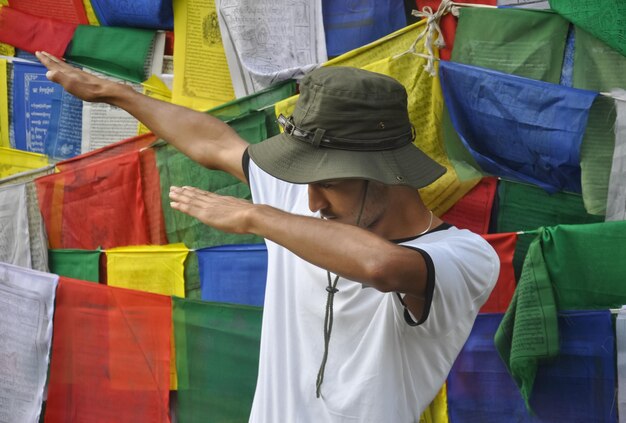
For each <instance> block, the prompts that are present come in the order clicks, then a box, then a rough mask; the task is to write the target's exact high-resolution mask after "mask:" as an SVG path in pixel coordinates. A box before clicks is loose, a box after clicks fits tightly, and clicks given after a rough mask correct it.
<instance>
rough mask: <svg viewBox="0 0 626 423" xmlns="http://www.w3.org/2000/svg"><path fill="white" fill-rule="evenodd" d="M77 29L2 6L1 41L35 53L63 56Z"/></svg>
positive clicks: (63, 23) (67, 24)
mask: <svg viewBox="0 0 626 423" xmlns="http://www.w3.org/2000/svg"><path fill="white" fill-rule="evenodd" d="M11 4H13V2H11ZM76 26H77V25H76V24H70V23H65V22H59V21H55V20H52V19H47V18H40V17H37V16H33V15H29V14H27V13H23V12H20V11H19V10H16V9H14V8H12V7H6V6H4V7H0V42H3V43H6V44H10V45H12V46H14V47H17V48H20V49H22V50H26V51H29V52H31V53H34V52H36V51H40V50H43V51H47V52H48V53H50V54H53V55H55V56H58V57H61V56H63V55H64V54H65V50H66V49H67V46H68V44H69V43H70V41H71V40H72V37H73V36H74V31H76Z"/></svg>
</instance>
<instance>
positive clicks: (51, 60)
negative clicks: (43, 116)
mask: <svg viewBox="0 0 626 423" xmlns="http://www.w3.org/2000/svg"><path fill="white" fill-rule="evenodd" d="M36 55H37V58H38V59H39V60H40V61H41V63H42V64H43V65H44V66H46V68H48V71H49V72H48V73H47V74H46V76H47V77H48V79H50V80H51V81H53V82H56V83H58V84H60V85H61V86H62V87H63V88H64V89H65V90H66V91H67V92H69V93H70V94H72V95H74V96H76V97H78V98H80V99H81V100H84V101H89V102H102V103H107V104H111V105H113V106H116V107H119V108H121V109H124V110H126V111H127V112H128V113H130V114H131V115H133V116H134V117H135V118H136V119H137V120H139V121H140V122H142V123H143V124H144V125H146V126H147V127H148V128H149V129H150V130H151V131H152V132H154V133H155V134H156V135H157V136H158V137H160V138H162V139H164V140H165V141H167V142H168V143H170V144H171V145H173V146H174V147H176V148H177V149H178V150H180V151H181V152H182V153H183V154H185V155H186V156H188V157H189V158H191V159H192V160H194V161H195V162H197V163H199V164H201V165H202V166H204V167H207V168H209V169H217V170H223V171H225V172H228V173H230V174H231V175H233V176H235V177H236V178H238V179H239V180H241V181H244V182H247V181H246V179H245V175H244V173H243V169H242V165H241V159H242V156H243V153H244V151H245V149H246V148H247V146H248V143H247V142H246V141H244V140H243V139H242V138H241V137H239V135H238V134H237V133H236V132H235V131H234V130H233V129H232V128H231V127H230V126H228V125H227V124H225V123H224V122H222V121H221V120H219V119H217V118H214V117H213V116H211V115H208V114H206V113H202V112H197V111H194V110H191V109H188V108H186V107H182V106H178V105H175V104H170V103H166V102H164V101H160V100H156V99H153V98H151V97H148V96H145V95H143V94H140V93H137V92H136V91H135V90H133V89H132V88H131V87H129V86H127V85H123V84H118V83H116V82H113V81H109V80H105V79H102V78H98V77H96V76H94V75H91V74H89V73H87V72H83V71H82V70H80V69H77V68H75V67H74V66H71V65H69V64H67V63H64V62H63V61H61V60H59V59H57V58H56V57H54V56H51V55H49V54H47V53H44V52H37V53H36Z"/></svg>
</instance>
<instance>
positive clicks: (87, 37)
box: [65, 25, 155, 82]
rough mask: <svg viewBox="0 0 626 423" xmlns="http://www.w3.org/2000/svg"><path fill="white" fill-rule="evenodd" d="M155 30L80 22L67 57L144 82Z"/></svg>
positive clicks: (105, 71) (76, 61)
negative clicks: (83, 23)
mask: <svg viewBox="0 0 626 423" xmlns="http://www.w3.org/2000/svg"><path fill="white" fill-rule="evenodd" d="M154 36H155V31H152V30H147V29H139V28H116V27H115V28H114V27H102V26H91V25H79V26H78V28H76V32H75V34H74V38H72V44H71V45H70V47H69V49H68V51H67V54H66V55H65V58H66V59H68V60H70V61H72V62H75V63H77V64H79V65H82V66H86V67H88V68H92V69H95V70H97V71H100V72H103V73H106V74H108V75H112V76H115V77H118V78H121V79H125V80H129V81H133V82H142V81H144V80H145V79H147V77H148V76H149V75H146V70H145V69H144V67H145V65H146V62H148V61H149V60H150V50H151V48H152V46H153V43H154Z"/></svg>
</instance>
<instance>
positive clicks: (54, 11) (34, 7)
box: [11, 0, 89, 24]
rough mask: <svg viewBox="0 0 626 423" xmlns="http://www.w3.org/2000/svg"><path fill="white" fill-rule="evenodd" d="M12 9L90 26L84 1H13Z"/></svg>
mask: <svg viewBox="0 0 626 423" xmlns="http://www.w3.org/2000/svg"><path fill="white" fill-rule="evenodd" d="M11 7H13V8H15V9H16V10H19V11H22V12H24V13H29V14H31V15H34V16H38V17H41V18H50V19H55V20H57V21H61V22H67V23H73V24H88V23H89V21H88V19H87V15H86V14H85V6H84V5H83V2H82V0H57V1H51V0H11Z"/></svg>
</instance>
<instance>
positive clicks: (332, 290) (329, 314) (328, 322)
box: [315, 180, 370, 398]
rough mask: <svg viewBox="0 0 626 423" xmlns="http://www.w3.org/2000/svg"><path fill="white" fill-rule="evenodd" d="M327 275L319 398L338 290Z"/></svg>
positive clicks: (363, 202)
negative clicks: (334, 301)
mask: <svg viewBox="0 0 626 423" xmlns="http://www.w3.org/2000/svg"><path fill="white" fill-rule="evenodd" d="M369 183H370V181H368V180H366V181H365V187H364V189H363V199H362V200H361V209H360V210H359V215H358V216H357V218H356V226H359V224H360V223H361V217H362V216H363V209H364V208H365V199H366V198H367V189H368V188H369ZM326 276H328V286H327V287H326V291H327V292H328V296H327V297H326V313H325V315H324V356H323V357H322V364H321V365H320V369H319V371H318V372H317V381H316V382H315V395H316V396H317V398H319V397H320V396H321V395H322V382H323V381H324V371H325V370H326V361H327V360H328V345H329V344H330V334H331V332H332V330H333V300H334V298H335V294H336V293H337V292H339V290H338V289H337V281H339V275H336V276H335V279H334V280H332V281H331V277H330V272H329V271H328V270H327V271H326Z"/></svg>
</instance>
